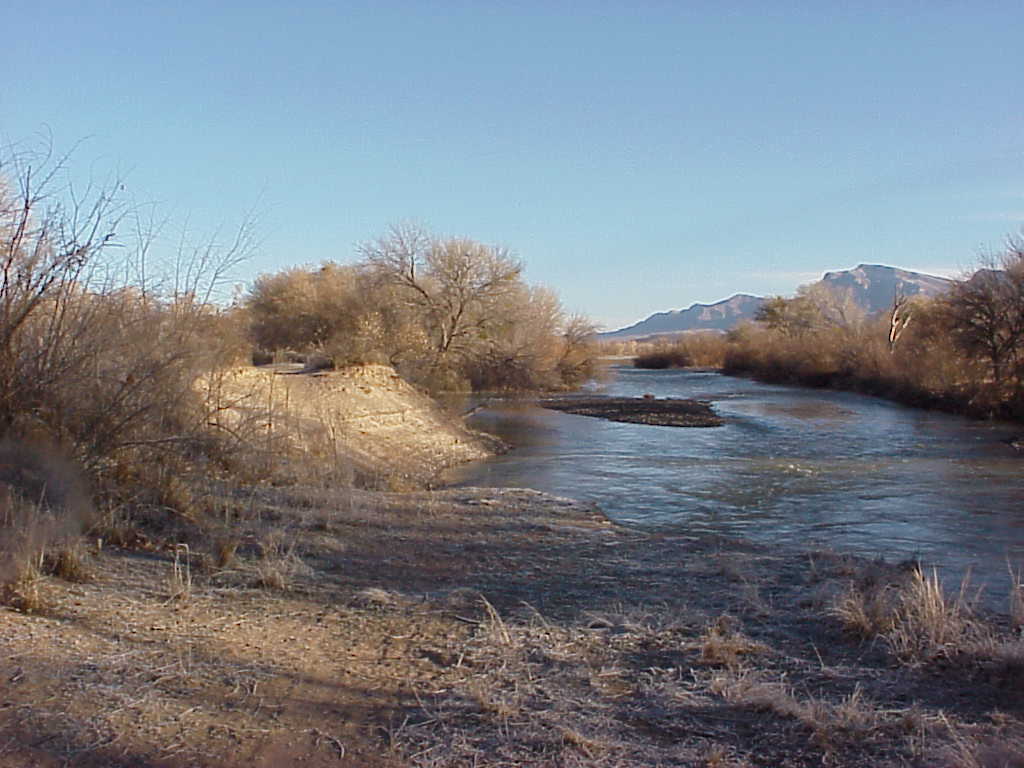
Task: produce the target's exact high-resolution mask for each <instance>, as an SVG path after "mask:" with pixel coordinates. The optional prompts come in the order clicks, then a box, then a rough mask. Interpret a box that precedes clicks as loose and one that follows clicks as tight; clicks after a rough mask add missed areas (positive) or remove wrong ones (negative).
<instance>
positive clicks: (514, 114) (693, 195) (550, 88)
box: [0, 0, 1024, 328]
mask: <svg viewBox="0 0 1024 768" xmlns="http://www.w3.org/2000/svg"><path fill="white" fill-rule="evenodd" d="M3 5H4V13H3V16H4V18H5V27H7V28H8V34H6V35H5V42H4V45H3V46H2V47H0V66H2V71H3V72H4V83H3V87H0V140H2V141H4V142H6V143H12V142H13V143H17V142H25V141H32V140H34V137H37V136H40V135H47V134H49V135H52V137H53V141H54V143H55V145H56V147H57V148H58V149H66V148H69V147H70V146H72V145H73V144H74V143H75V142H77V141H79V140H82V139H84V142H83V143H82V144H81V146H80V147H79V148H78V149H77V150H76V153H75V156H74V161H73V163H74V166H75V171H76V173H81V174H92V175H95V176H97V177H103V178H106V175H107V174H110V173H116V174H118V175H120V176H123V177H124V178H125V188H126V194H127V195H128V196H130V198H131V199H132V200H135V201H137V202H139V203H149V202H155V203H158V204H159V205H160V208H161V211H162V213H163V214H164V215H166V216H169V217H170V218H171V219H172V220H173V221H175V222H178V223H179V224H178V225H179V226H182V224H181V222H185V221H187V222H188V226H189V227H190V228H192V229H193V230H194V231H197V232H213V231H214V230H215V229H216V228H218V227H226V228H228V229H230V228H231V227H233V226H235V225H236V224H237V222H238V221H239V220H241V219H242V218H243V217H244V216H245V215H246V213H247V212H248V211H250V210H253V209H255V210H256V211H257V212H258V222H257V227H258V231H259V235H260V241H261V244H260V247H259V249H258V251H257V252H256V253H255V254H254V255H253V257H252V258H251V259H250V261H249V262H248V263H247V264H246V265H245V266H244V267H243V268H241V269H240V270H239V272H238V274H237V280H238V281H239V282H246V281H248V280H251V279H252V277H254V276H255V275H256V274H258V273H260V272H271V271H276V270H278V269H280V268H283V267H285V266H289V265H294V264H303V263H316V262H319V261H321V260H324V259H335V260H339V261H349V260H352V259H354V258H355V248H356V246H357V244H358V243H360V242H362V241H365V240H368V239H371V238H373V237H375V236H377V235H378V234H381V233H382V232H383V231H384V230H385V229H386V227H387V226H388V224H389V223H392V222H398V221H417V222H420V223H422V224H424V225H426V226H427V227H428V228H430V229H431V230H432V231H434V232H437V233H438V234H452V235H466V236H469V237H473V238H475V239H478V240H481V241H483V242H488V243H498V244H502V245H506V246H508V247H510V248H511V249H512V250H513V251H514V252H515V253H516V254H518V255H519V256H520V257H521V258H522V259H523V260H524V261H525V262H526V265H527V273H526V274H527V278H528V279H529V280H530V281H531V282H541V283H545V284H547V285H550V286H551V287H553V288H555V289H556V290H557V291H558V292H559V294H560V295H561V297H562V300H563V303H564V304H565V305H566V307H567V308H568V309H570V310H572V311H581V312H584V313H586V314H588V315H590V316H591V317H592V318H594V319H595V320H597V321H599V322H601V323H602V324H603V325H604V326H605V327H607V328H616V327H620V326H622V325H626V324H629V323H632V322H634V321H636V320H638V319H641V318H643V317H646V316H647V315H649V314H651V313H652V312H655V311H662V310H666V309H677V308H680V307H684V306H688V305H689V304H691V303H692V302H695V301H702V302H710V301H714V300H717V299H720V298H723V297H725V296H727V295H730V294H732V293H735V292H740V291H742V292H750V293H761V294H765V293H790V292H792V291H793V290H794V289H795V288H796V286H797V285H798V284H800V283H802V282H807V281H808V280H810V279H814V278H815V277H816V276H820V274H821V273H822V272H824V271H826V270H829V269H836V268H843V267H849V266H853V265H854V264H857V263H860V262H869V263H886V264H893V265H897V266H904V267H909V268H917V269H921V270H925V271H931V272H936V273H942V274H949V273H956V272H957V271H959V270H961V269H964V268H967V267H969V266H970V265H971V264H972V263H974V262H975V260H976V259H977V257H978V255H979V254H980V253H981V252H983V251H992V250H995V249H998V248H999V247H1000V246H1001V244H1002V243H1003V242H1004V240H1005V238H1006V237H1007V236H1008V235H1011V234H1015V233H1017V234H1019V233H1020V232H1021V227H1022V225H1024V98H1022V96H1024V86H1022V82H1024V81H1022V73H1024V47H1022V46H1021V44H1020V31H1021V30H1022V29H1024V3H1021V2H1019V1H1018V2H1005V3H995V2H970V3H968V2H960V3H953V2H942V0H934V1H933V2H895V1H893V2H877V3H876V2H870V1H867V2H858V3H838V2H835V3H832V2H820V1H819V2H806V3H786V2H770V3H769V2H733V3H712V2H710V1H709V2H654V1H649V2H643V1H640V2H632V3H627V2H587V3H582V2H577V3H554V2H501V1H500V0H499V1H497V2H444V3H441V2H425V1H424V2H386V1H383V0H382V1H381V2H377V3H371V2H365V3H364V2H341V1H339V2H316V3H298V4H295V5H286V4H284V3H281V2H274V3H266V2H260V0H250V1H249V2H245V3H236V2H231V1H226V2H219V3H205V2H202V3H200V2H191V1H190V0H184V1H182V2H175V3H173V4H172V3H162V2H146V1H145V0H136V2H119V1H117V0H110V1H109V2H97V1H94V0H79V1H78V2H50V1H48V0H33V2H26V1H24V0H4V3H3ZM12 21H13V22H14V23H13V25H12V24H11V23H10V22H12ZM12 30H13V31H12Z"/></svg>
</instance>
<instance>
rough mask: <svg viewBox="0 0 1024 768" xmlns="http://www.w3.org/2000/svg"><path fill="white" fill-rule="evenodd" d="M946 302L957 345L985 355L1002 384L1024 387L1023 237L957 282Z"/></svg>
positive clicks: (994, 380) (969, 352)
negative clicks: (1023, 368) (1023, 381)
mask: <svg viewBox="0 0 1024 768" xmlns="http://www.w3.org/2000/svg"><path fill="white" fill-rule="evenodd" d="M947 306H948V310H949V317H950V321H951V327H952V330H953V335H954V339H955V341H956V343H957V346H958V347H960V349H961V350H962V351H963V352H964V353H965V354H967V355H968V356H970V357H975V358H979V359H981V360H984V361H985V362H986V364H987V365H988V368H989V373H990V375H991V377H992V383H993V384H994V385H995V387H996V388H997V389H1003V388H1004V387H1006V386H1010V385H1012V386H1014V387H1015V388H1017V389H1019V388H1020V387H1021V384H1022V381H1021V375H1022V373H1024V370H1022V367H1024V241H1021V240H1020V239H1011V240H1010V242H1009V244H1008V247H1007V249H1006V251H1005V252H1004V253H1003V254H1002V255H1001V256H999V257H995V258H988V259H986V261H985V262H984V264H983V266H982V268H981V269H979V270H977V271H976V272H975V273H974V274H973V275H972V276H971V277H970V278H969V279H966V280H961V281H959V282H957V283H956V284H955V285H954V286H953V288H952V290H951V291H950V293H949V296H948V298H947Z"/></svg>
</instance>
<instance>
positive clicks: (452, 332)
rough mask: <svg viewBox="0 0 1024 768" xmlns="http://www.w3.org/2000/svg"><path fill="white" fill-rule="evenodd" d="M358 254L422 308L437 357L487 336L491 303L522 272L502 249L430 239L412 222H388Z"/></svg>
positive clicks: (459, 351)
mask: <svg viewBox="0 0 1024 768" xmlns="http://www.w3.org/2000/svg"><path fill="white" fill-rule="evenodd" d="M360 253H361V254H362V256H363V257H364V258H365V259H366V261H367V262H368V263H369V264H371V265H372V266H373V267H374V268H375V269H376V270H377V271H378V272H379V273H380V275H381V276H382V278H383V279H384V280H386V281H388V282H390V283H391V284H393V285H396V286H398V287H399V288H401V289H402V290H403V291H404V293H405V296H406V300H407V301H408V302H410V303H411V304H413V305H415V306H416V307H418V308H419V309H420V311H421V312H422V313H423V315H424V317H425V319H426V324H427V326H428V327H429V329H430V333H431V336H432V339H433V348H434V353H435V355H436V359H437V361H438V362H443V361H445V360H446V359H447V358H449V357H450V356H453V355H458V354H464V353H466V352H468V351H470V350H471V349H472V347H473V346H474V343H475V342H477V341H479V340H480V339H481V338H483V337H484V336H485V335H486V333H487V330H488V327H489V326H490V325H491V324H492V323H493V322H494V320H495V317H494V314H493V312H492V311H491V310H492V309H493V307H494V304H495V302H496V301H498V300H499V299H501V298H502V297H504V296H505V295H507V294H508V293H509V292H510V291H512V290H513V289H514V287H515V286H516V285H517V284H518V283H519V279H520V275H521V274H522V264H521V263H520V262H519V261H518V260H517V259H515V258H513V257H512V255H511V254H510V253H509V252H508V250H507V249H504V248H500V247H495V246H488V245H484V244H482V243H478V242H476V241H474V240H469V239H467V238H445V239H439V238H433V237H430V236H429V235H427V234H426V232H424V231H423V230H422V229H420V228H417V227H412V226H393V227H391V229H390V231H389V233H388V234H387V235H386V236H384V237H382V238H380V239H378V240H376V241H374V242H372V243H367V244H364V245H363V246H362V247H361V248H360Z"/></svg>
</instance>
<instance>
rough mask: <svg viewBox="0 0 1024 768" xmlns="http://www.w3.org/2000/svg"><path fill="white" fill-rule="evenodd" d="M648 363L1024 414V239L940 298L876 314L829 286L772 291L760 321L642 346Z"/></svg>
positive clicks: (911, 300) (977, 411)
mask: <svg viewBox="0 0 1024 768" xmlns="http://www.w3.org/2000/svg"><path fill="white" fill-rule="evenodd" d="M635 364H636V365H637V366H639V367H649V368H663V367H668V366H671V365H687V366H689V365H697V366H703V365H713V366H715V367H718V368H720V369H722V370H723V371H725V372H726V373H731V374H740V375H750V376H754V377H756V378H759V379H762V380H765V381H775V382H785V383H794V384H801V385H807V386H825V387H835V388H842V389H851V390H855V391H859V392H865V393H867V394H872V395H878V396H881V397H886V398H889V399H893V400H897V401H899V402H903V403H907V404H911V405H918V406H923V407H931V408H941V409H944V410H949V411H954V412H959V413H964V414H968V415H972V416H979V417H999V418H1012V419H1021V418H1024V241H1021V240H1019V239H1012V240H1011V241H1010V242H1009V243H1008V246H1007V248H1006V250H1005V251H1004V252H1003V253H1001V254H999V255H998V256H995V257H992V258H989V259H986V260H985V261H984V263H983V264H982V265H981V266H980V268H978V269H977V270H976V271H974V272H973V273H972V274H971V275H969V276H966V277H965V278H963V279H961V280H958V281H955V282H954V283H953V286H952V288H951V289H950V291H949V292H948V293H947V294H945V295H943V296H938V297H935V298H931V299H928V298H922V297H904V296H895V297H894V303H893V306H892V308H891V310H890V311H889V312H886V313H884V314H882V315H880V316H875V317H868V316H865V315H864V313H863V311H861V310H859V309H858V307H857V306H856V305H855V304H854V303H853V302H852V301H850V300H849V297H848V296H843V295H837V294H833V293H830V292H829V291H828V290H826V289H823V288H822V287H821V286H813V287H810V288H804V289H802V290H801V291H800V292H798V294H797V295H796V296H795V297H794V298H790V299H786V298H782V297H773V298H771V299H769V300H768V302H767V303H766V304H765V305H764V307H763V308H762V309H761V311H760V313H759V315H758V318H757V322H755V323H748V324H744V325H742V326H740V327H739V328H737V329H735V330H734V331H732V332H730V333H728V334H721V335H715V334H688V335H685V336H683V337H681V338H677V339H675V340H672V341H667V342H662V343H657V342H655V343H654V344H652V345H651V347H650V348H648V349H645V350H640V353H639V354H638V355H637V356H636V358H635Z"/></svg>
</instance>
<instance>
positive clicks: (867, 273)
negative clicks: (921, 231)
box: [821, 264, 953, 315]
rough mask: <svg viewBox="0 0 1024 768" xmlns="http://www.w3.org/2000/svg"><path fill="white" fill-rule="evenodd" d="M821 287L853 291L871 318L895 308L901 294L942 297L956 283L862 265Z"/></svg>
mask: <svg viewBox="0 0 1024 768" xmlns="http://www.w3.org/2000/svg"><path fill="white" fill-rule="evenodd" d="M821 283H823V284H824V285H826V286H828V287H829V288H831V289H833V290H838V291H849V293H850V297H851V298H852V299H853V300H854V301H855V302H856V303H857V305H858V306H859V307H861V308H863V309H864V311H865V312H867V313H868V314H869V315H871V314H874V313H875V312H884V311H886V310H888V309H889V308H890V307H892V300H893V297H894V296H895V295H896V294H897V293H899V294H901V295H902V296H906V297H907V298H909V297H911V296H927V297H931V296H938V295H939V294H941V293H945V292H946V291H948V290H949V288H950V286H951V285H952V284H953V281H952V280H947V279H946V278H944V277H935V276H934V275H925V274H922V273H920V272H910V271H908V270H905V269H899V268H898V267H886V266H883V265H881V264H859V265H858V266H856V267H854V268H853V269H844V270H842V271H840V272H826V273H825V276H824V277H823V278H822V279H821Z"/></svg>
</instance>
